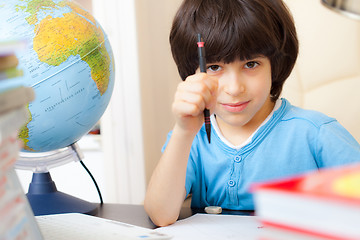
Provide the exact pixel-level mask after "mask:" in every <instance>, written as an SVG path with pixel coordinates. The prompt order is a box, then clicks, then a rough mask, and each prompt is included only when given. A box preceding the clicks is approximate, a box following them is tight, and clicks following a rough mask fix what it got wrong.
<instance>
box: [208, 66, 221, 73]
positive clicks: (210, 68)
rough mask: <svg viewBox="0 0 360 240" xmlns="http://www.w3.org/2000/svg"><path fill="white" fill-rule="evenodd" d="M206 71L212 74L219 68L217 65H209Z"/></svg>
mask: <svg viewBox="0 0 360 240" xmlns="http://www.w3.org/2000/svg"><path fill="white" fill-rule="evenodd" d="M207 69H208V70H210V71H212V72H218V71H220V70H221V67H220V66H219V65H210V66H208V68H207Z"/></svg>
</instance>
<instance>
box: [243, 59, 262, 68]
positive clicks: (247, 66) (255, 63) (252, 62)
mask: <svg viewBox="0 0 360 240" xmlns="http://www.w3.org/2000/svg"><path fill="white" fill-rule="evenodd" d="M257 65H259V63H257V62H255V61H250V62H247V63H246V64H245V68H249V69H251V68H254V67H256V66H257Z"/></svg>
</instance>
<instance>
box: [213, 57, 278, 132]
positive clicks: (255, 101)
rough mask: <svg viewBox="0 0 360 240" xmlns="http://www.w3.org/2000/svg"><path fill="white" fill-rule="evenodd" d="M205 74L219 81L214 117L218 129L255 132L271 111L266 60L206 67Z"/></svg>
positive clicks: (269, 82)
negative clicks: (253, 129) (236, 128)
mask: <svg viewBox="0 0 360 240" xmlns="http://www.w3.org/2000/svg"><path fill="white" fill-rule="evenodd" d="M207 67H208V69H207V73H208V75H210V76H214V77H217V78H218V81H219V88H218V96H217V103H216V107H215V114H216V116H217V121H218V124H219V127H220V128H224V127H230V129H233V127H240V128H241V129H243V128H244V127H247V126H248V127H250V129H251V128H254V127H256V128H257V126H258V125H259V124H261V123H262V122H263V121H264V120H265V118H266V117H267V116H268V115H269V113H270V112H271V111H272V109H273V107H274V103H273V102H272V101H271V99H270V89H271V64H270V60H269V59H268V58H267V57H263V56H259V57H256V58H254V59H251V60H246V61H240V60H236V61H234V62H231V63H229V64H224V63H221V62H220V63H210V64H207Z"/></svg>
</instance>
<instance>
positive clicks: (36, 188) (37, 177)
mask: <svg viewBox="0 0 360 240" xmlns="http://www.w3.org/2000/svg"><path fill="white" fill-rule="evenodd" d="M26 196H27V198H28V200H29V203H30V205H31V208H32V210H33V212H34V215H35V216H39V215H47V214H59V213H84V214H89V215H95V214H96V213H97V211H98V205H99V204H95V203H90V202H87V201H84V200H82V199H79V198H76V197H74V196H71V195H69V194H66V193H63V192H60V191H58V190H57V188H56V185H55V182H54V181H53V180H52V179H51V175H50V173H49V172H44V173H33V177H32V181H31V183H30V186H29V191H28V193H27V194H26Z"/></svg>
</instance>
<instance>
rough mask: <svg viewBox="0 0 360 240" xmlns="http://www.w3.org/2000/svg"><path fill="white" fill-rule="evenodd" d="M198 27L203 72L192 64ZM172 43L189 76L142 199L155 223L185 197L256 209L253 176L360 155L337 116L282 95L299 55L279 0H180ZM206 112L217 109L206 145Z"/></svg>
mask: <svg viewBox="0 0 360 240" xmlns="http://www.w3.org/2000/svg"><path fill="white" fill-rule="evenodd" d="M197 33H201V35H202V36H203V39H204V42H205V48H206V61H207V72H206V73H200V71H199V68H198V66H199V62H198V55H197V44H196V41H197V40H196V37H197ZM170 44H171V50H172V53H173V57H174V60H175V62H176V64H177V67H178V70H179V73H180V76H181V78H182V79H183V80H185V81H184V82H182V83H180V84H179V86H178V89H177V91H176V93H175V99H174V102H173V105H172V111H173V113H174V115H175V119H176V123H175V126H174V128H173V130H172V132H171V133H170V134H169V137H168V141H167V142H166V144H165V147H164V148H165V149H164V153H163V155H162V157H161V159H160V161H159V163H158V166H157V167H156V169H155V171H154V173H153V176H152V178H151V180H150V184H149V186H148V190H147V194H146V198H145V209H146V211H147V213H148V214H149V216H150V217H151V219H152V220H153V222H154V223H155V224H156V225H159V226H164V225H168V224H171V223H173V222H175V221H176V219H177V218H178V215H179V212H180V209H181V206H182V203H183V201H184V199H185V197H186V196H187V195H188V194H192V202H191V206H192V207H197V208H204V207H206V206H210V205H215V206H221V207H222V208H226V209H233V210H252V209H254V205H253V201H252V196H251V194H250V193H249V187H250V185H251V184H252V183H254V182H260V181H267V180H271V179H275V178H281V177H285V176H289V175H293V174H300V173H303V172H306V171H310V170H314V169H318V168H323V167H333V166H338V165H342V164H348V163H353V162H359V161H360V146H359V144H358V143H357V142H356V140H355V139H354V138H353V137H352V136H351V135H350V134H349V133H348V132H347V131H346V130H345V129H344V128H343V127H342V126H341V125H340V124H339V123H338V122H337V121H336V120H335V119H333V118H329V117H327V116H325V115H323V114H321V113H318V112H315V111H309V110H303V109H300V108H297V107H295V106H292V105H291V104H290V103H289V102H288V101H287V100H286V99H279V96H280V94H281V90H282V86H283V84H284V82H285V80H286V79H287V77H288V76H289V74H290V72H291V71H292V68H293V66H294V64H295V61H296V58H297V54H298V40H297V36H296V30H295V27H294V23H293V19H292V17H291V14H290V13H289V11H288V9H287V8H286V6H285V5H284V3H283V2H282V0H224V1H218V0H185V1H184V2H183V3H182V5H181V6H180V8H179V10H178V12H177V14H176V16H175V19H174V22H173V26H172V29H171V33H170ZM205 108H208V109H210V111H211V113H212V114H213V115H212V116H211V124H212V134H211V144H209V143H208V140H207V137H206V132H205V127H204V126H203V122H204V117H203V111H204V109H205Z"/></svg>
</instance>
